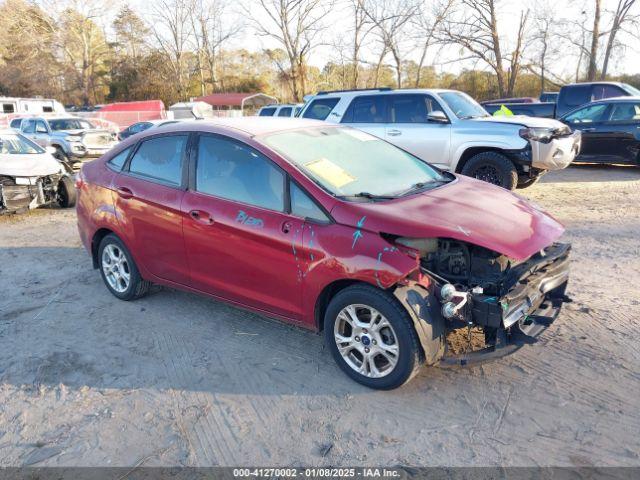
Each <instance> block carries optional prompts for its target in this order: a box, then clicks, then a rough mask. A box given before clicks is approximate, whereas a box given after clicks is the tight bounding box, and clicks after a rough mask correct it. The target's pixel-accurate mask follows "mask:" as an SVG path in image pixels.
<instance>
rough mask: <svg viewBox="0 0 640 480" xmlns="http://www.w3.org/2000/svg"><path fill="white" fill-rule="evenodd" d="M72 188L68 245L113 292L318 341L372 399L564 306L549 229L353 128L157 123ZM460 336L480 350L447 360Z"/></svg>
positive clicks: (526, 339)
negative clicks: (178, 300) (218, 311)
mask: <svg viewBox="0 0 640 480" xmlns="http://www.w3.org/2000/svg"><path fill="white" fill-rule="evenodd" d="M76 186H77V187H78V207H77V208H78V226H79V231H80V236H81V238H82V241H83V243H84V245H85V247H86V248H87V250H88V251H89V253H90V254H91V256H92V258H93V265H94V267H95V268H97V269H99V271H100V274H101V275H102V278H103V280H104V283H105V284H106V286H107V288H108V289H109V290H110V291H111V293H112V294H113V295H115V296H116V297H118V298H120V299H122V300H133V299H136V298H139V297H141V296H143V295H144V294H145V293H147V291H148V290H149V286H150V285H151V283H158V284H163V285H168V286H171V287H176V288H181V289H185V290H189V291H193V292H198V293H204V294H207V295H210V296H213V297H215V298H218V299H222V300H224V301H227V302H230V303H232V304H235V305H238V306H241V307H244V308H249V309H252V310H254V311H257V312H260V313H263V314H265V315H268V316H272V317H276V318H279V319H281V320H284V321H287V322H291V323H295V324H298V325H301V326H304V327H307V328H309V329H312V330H316V331H323V332H324V335H325V339H326V342H327V344H328V346H329V349H330V350H331V352H332V354H333V356H334V358H335V360H336V362H337V363H338V365H339V366H340V368H341V369H342V370H343V371H345V372H346V373H347V374H348V375H349V376H350V377H351V378H353V379H354V380H356V381H357V382H360V383H362V384H364V385H367V386H369V387H373V388H380V389H391V388H395V387H398V386H400V385H402V384H403V383H405V382H407V381H408V380H409V379H411V378H412V377H413V376H414V375H415V374H416V372H417V371H418V370H419V368H420V367H421V366H422V365H425V364H426V365H433V364H436V363H438V362H441V361H444V362H454V363H455V362H457V363H465V362H467V361H471V360H474V359H476V358H477V359H482V358H487V357H490V356H497V355H501V354H504V353H509V352H511V351H513V350H515V349H517V348H519V347H520V346H521V345H523V344H525V343H532V342H534V341H535V338H536V337H537V335H538V334H539V333H540V332H541V331H542V330H543V329H544V328H546V327H547V326H549V325H550V323H551V322H553V320H554V319H555V318H556V316H557V314H558V312H559V310H560V308H561V306H562V303H563V302H564V301H565V300H567V298H566V296H565V289H566V285H567V281H568V255H569V249H570V247H569V245H568V244H563V243H558V242H557V240H558V239H559V237H560V236H561V235H562V233H563V227H562V226H561V225H560V224H559V223H558V222H557V221H556V220H554V219H553V218H552V217H550V216H549V215H548V214H546V213H545V212H543V211H542V210H541V209H539V208H538V207H537V206H535V205H533V204H531V203H528V202H527V201H525V200H523V199H522V198H520V197H518V196H517V195H514V194H513V193H511V192H508V191H505V190H503V189H500V188H498V187H495V186H493V185H489V184H487V183H485V182H481V181H478V180H474V179H470V178H467V177H464V176H458V175H453V174H450V173H445V172H441V171H439V170H437V169H435V168H433V167H431V166H430V165H428V164H427V163H425V162H423V161H421V160H419V159H418V158H416V157H414V156H412V155H411V154H409V153H407V152H405V151H403V150H401V149H399V148H397V147H395V146H393V145H391V144H389V143H387V142H385V141H383V140H380V139H378V138H376V137H373V136H370V135H368V134H366V133H363V132H361V131H358V130H355V129H351V128H348V127H341V126H331V125H327V124H326V123H318V122H314V121H308V120H301V119H266V118H259V117H256V118H251V119H249V118H243V119H224V120H222V119H220V120H218V121H216V123H208V122H189V123H181V124H175V125H170V126H166V127H162V128H159V129H155V130H151V131H149V132H145V133H142V134H141V135H137V136H134V137H132V138H130V139H128V140H126V141H124V142H123V143H122V144H120V145H119V146H118V147H116V148H115V149H114V150H112V151H111V152H110V153H109V154H107V155H105V156H104V157H102V158H101V159H100V160H97V161H94V162H91V163H89V164H86V165H84V166H83V167H82V171H81V173H80V175H79V177H78V179H77V181H76ZM471 329H473V330H474V332H476V333H480V335H481V338H482V339H483V342H482V344H481V345H476V346H474V350H473V351H472V352H464V353H463V354H461V355H458V356H456V355H452V354H451V352H448V351H447V341H446V336H447V335H448V334H451V333H452V332H454V334H455V332H456V331H459V332H461V333H462V334H464V335H466V332H467V331H471Z"/></svg>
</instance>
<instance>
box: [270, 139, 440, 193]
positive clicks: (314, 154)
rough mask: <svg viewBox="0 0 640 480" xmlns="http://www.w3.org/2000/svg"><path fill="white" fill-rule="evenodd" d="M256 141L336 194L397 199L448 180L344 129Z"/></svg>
mask: <svg viewBox="0 0 640 480" xmlns="http://www.w3.org/2000/svg"><path fill="white" fill-rule="evenodd" d="M261 140H262V141H263V142H264V143H265V144H266V145H268V146H270V147H271V148H273V149H274V150H276V151H277V152H278V153H280V154H281V155H282V156H284V157H285V158H287V159H288V160H289V161H290V162H292V163H293V164H294V165H296V166H298V167H299V168H300V169H301V170H302V171H303V172H304V173H306V174H307V175H309V176H310V177H311V178H312V179H313V180H314V181H316V182H317V183H318V184H320V185H321V186H322V187H324V188H325V189H326V190H328V191H329V192H331V193H332V194H334V195H336V196H344V197H350V196H356V197H371V198H373V197H376V196H397V195H401V194H405V193H409V192H410V191H413V190H417V189H421V188H423V187H427V186H429V185H433V186H436V185H438V184H439V183H440V182H444V181H448V178H447V177H445V176H444V175H442V174H441V173H440V172H438V170H436V169H435V168H433V167H431V166H430V165H429V164H427V163H426V162H423V161H422V160H420V159H418V158H417V157H414V156H413V155H411V154H409V153H407V152H405V151H404V150H401V149H399V148H398V147H395V146H393V145H391V144H390V143H387V142H385V141H384V140H380V139H379V138H377V137H374V136H372V135H369V134H367V133H364V132H362V131H359V130H356V129H352V128H348V127H317V128H308V129H300V130H292V131H286V132H279V133H273V134H267V135H265V136H263V137H262V138H261Z"/></svg>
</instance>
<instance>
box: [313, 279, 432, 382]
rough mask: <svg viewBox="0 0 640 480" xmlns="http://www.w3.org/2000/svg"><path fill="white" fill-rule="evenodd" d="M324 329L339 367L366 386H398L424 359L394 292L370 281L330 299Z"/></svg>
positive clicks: (418, 368) (416, 338)
mask: <svg viewBox="0 0 640 480" xmlns="http://www.w3.org/2000/svg"><path fill="white" fill-rule="evenodd" d="M354 315H355V319H354ZM324 333H325V341H326V344H327V345H328V346H329V349H330V350H331V354H332V355H333V358H334V359H335V361H336V363H337V364H338V366H339V367H340V368H341V369H342V371H344V372H345V373H346V374H347V375H348V376H349V377H351V378H352V379H353V380H355V381H356V382H358V383H360V384H362V385H365V386H367V387H369V388H375V389H380V390H391V389H393V388H397V387H400V386H401V385H403V384H405V383H407V382H408V381H409V380H411V378H413V377H414V376H415V375H416V374H417V373H418V371H419V370H420V367H421V366H422V363H423V357H422V350H421V349H420V341H419V339H418V335H417V333H416V331H415V328H414V326H413V322H412V320H411V317H410V316H409V313H408V312H407V311H406V310H405V308H404V307H403V306H402V305H401V304H400V302H398V300H397V299H396V298H395V297H394V296H393V295H392V294H390V293H389V292H386V291H384V290H381V289H378V288H375V287H372V286H370V285H354V286H351V287H347V288H345V289H344V290H342V291H340V292H339V293H338V294H337V295H336V296H335V297H333V298H332V299H331V302H329V306H328V307H327V311H326V314H325V318H324ZM394 352H395V353H394Z"/></svg>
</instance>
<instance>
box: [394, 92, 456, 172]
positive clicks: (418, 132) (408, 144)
mask: <svg viewBox="0 0 640 480" xmlns="http://www.w3.org/2000/svg"><path fill="white" fill-rule="evenodd" d="M387 98H388V102H389V124H388V125H387V127H386V136H385V139H386V140H387V141H388V142H391V143H393V144H395V145H397V146H399V147H400V148H403V149H405V150H407V151H408V152H410V153H413V154H414V155H415V156H417V157H418V158H421V159H423V160H425V161H428V162H430V163H433V164H435V165H439V166H441V167H447V166H448V164H449V146H450V139H451V124H450V123H440V122H430V121H429V119H428V118H427V115H428V114H429V113H431V112H433V111H436V110H439V111H441V112H443V109H442V107H441V106H440V105H439V104H438V102H437V101H436V100H435V99H434V98H433V97H432V96H431V95H426V94H406V93H402V94H393V95H387Z"/></svg>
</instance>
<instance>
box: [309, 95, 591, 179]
mask: <svg viewBox="0 0 640 480" xmlns="http://www.w3.org/2000/svg"><path fill="white" fill-rule="evenodd" d="M300 116H301V117H304V118H312V119H317V120H325V121H327V122H332V123H340V124H344V125H349V126H352V127H355V128H357V129H359V130H363V131H365V132H367V133H370V134H372V135H375V136H376V137H379V138H383V139H385V140H387V141H388V142H390V143H393V144H394V145H397V146H399V147H400V148H402V149H404V150H406V151H408V152H410V153H412V154H414V155H415V156H417V157H418V158H421V159H423V160H425V161H427V162H429V163H431V164H432V165H435V166H437V167H439V168H442V169H443V170H449V171H452V172H457V173H462V174H464V175H468V176H470V177H475V178H478V179H481V180H485V181H487V182H490V183H494V184H496V185H500V186H502V187H504V188H507V189H509V190H513V189H515V188H525V187H528V186H530V185H533V184H534V183H535V182H536V181H537V180H538V178H540V176H542V175H543V174H544V173H546V172H547V171H549V170H558V169H562V168H565V167H567V166H568V165H569V164H570V163H571V162H572V161H573V159H574V158H575V157H576V155H577V154H578V152H579V151H580V144H581V136H580V132H579V131H576V132H572V131H571V129H570V128H569V127H567V126H566V125H564V124H563V123H561V122H558V121H557V120H552V119H548V118H533V117H525V116H510V117H507V116H501V117H492V116H490V115H489V114H488V113H487V112H486V111H485V110H484V108H482V106H480V104H478V103H477V102H476V101H475V100H473V99H472V98H471V97H469V96H468V95H467V94H465V93H462V92H458V91H455V90H440V89H432V90H427V89H407V90H392V89H384V88H382V89H375V90H348V91H335V92H320V93H318V94H317V95H314V96H313V97H312V98H311V99H309V100H308V101H307V103H306V104H305V106H304V109H303V110H302V112H301V113H300Z"/></svg>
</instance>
